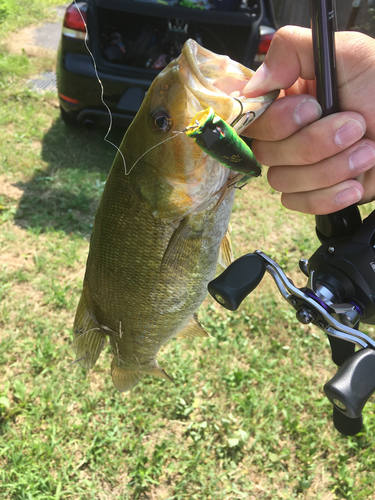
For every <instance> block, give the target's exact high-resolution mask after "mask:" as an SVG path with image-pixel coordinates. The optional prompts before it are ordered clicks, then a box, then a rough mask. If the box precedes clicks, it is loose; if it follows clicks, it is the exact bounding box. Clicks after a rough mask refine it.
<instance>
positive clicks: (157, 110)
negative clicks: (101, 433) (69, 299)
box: [73, 40, 274, 391]
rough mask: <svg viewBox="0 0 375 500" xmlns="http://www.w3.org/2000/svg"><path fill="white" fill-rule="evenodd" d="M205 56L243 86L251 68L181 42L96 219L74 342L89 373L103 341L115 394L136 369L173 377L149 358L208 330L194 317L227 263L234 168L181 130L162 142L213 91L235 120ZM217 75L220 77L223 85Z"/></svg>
mask: <svg viewBox="0 0 375 500" xmlns="http://www.w3.org/2000/svg"><path fill="white" fill-rule="evenodd" d="M207 59H211V60H212V61H213V63H214V64H213V65H212V67H214V68H215V71H216V72H218V67H220V65H221V64H222V66H223V68H224V69H225V68H227V67H228V66H230V69H231V75H230V79H231V81H232V79H233V76H232V74H233V68H237V71H238V74H239V79H242V80H243V81H244V82H245V83H246V82H247V81H248V79H249V78H250V77H251V75H252V73H253V72H252V71H251V70H249V69H247V68H244V67H243V66H241V65H240V64H238V63H234V62H232V63H231V64H230V65H228V58H223V56H218V55H216V54H214V53H212V52H209V51H207V50H206V49H203V48H202V47H200V46H199V45H198V44H197V43H196V42H194V41H193V40H189V41H188V42H186V44H185V46H184V49H183V51H182V54H181V56H180V57H179V58H178V59H177V60H175V61H173V62H172V63H170V64H169V65H168V66H167V68H165V69H164V70H163V71H162V72H161V73H160V74H159V75H158V76H157V77H156V79H155V81H154V83H153V84H152V86H151V87H150V89H149V91H148V93H147V95H146V98H145V100H144V102H143V104H142V106H141V108H140V110H139V112H138V114H137V116H136V117H135V119H134V121H133V122H132V124H131V126H130V127H129V129H128V131H127V133H126V134H125V137H124V139H123V142H122V144H121V146H120V150H121V152H122V154H123V155H124V157H125V159H126V166H125V167H127V166H130V167H131V166H132V165H134V164H135V162H137V161H138V160H139V161H138V163H137V164H135V167H134V168H133V169H132V168H130V169H127V170H126V172H127V173H128V175H126V174H125V168H124V163H123V158H122V156H121V155H120V154H118V155H117V156H116V158H115V161H114V164H113V166H112V169H111V171H110V173H109V176H108V179H107V182H106V186H105V188H104V191H103V195H102V198H101V201H100V204H99V207H98V210H97V214H96V217H95V223H94V227H93V233H92V237H91V240H90V249H89V255H88V259H87V267H86V273H85V278H84V284H83V291H82V296H81V299H80V302H79V304H78V308H77V313H76V317H75V321H74V342H73V345H74V348H75V350H76V353H77V358H78V360H79V362H80V364H81V365H82V366H83V367H84V368H86V369H90V368H92V367H93V366H94V364H95V362H96V360H97V358H98V356H99V355H100V353H101V351H102V350H103V345H104V343H105V342H106V341H107V340H109V343H110V346H111V350H112V353H113V360H112V365H111V374H112V380H113V383H114V385H115V387H116V388H117V389H118V390H119V391H126V390H129V389H131V388H132V387H133V386H134V385H135V384H136V383H138V382H139V380H140V379H141V376H142V375H143V374H151V375H154V376H157V377H161V378H165V379H170V377H169V375H167V373H166V372H165V371H164V369H163V368H161V367H160V366H159V364H158V362H157V360H156V356H157V353H158V351H159V350H160V348H161V347H162V346H163V345H164V344H165V343H166V342H168V341H169V340H170V339H171V338H173V337H176V336H182V337H187V338H189V339H191V338H193V337H207V336H209V335H208V334H207V332H206V331H205V330H204V329H203V327H202V326H201V325H200V323H199V321H198V320H197V317H196V315H195V313H196V310H197V309H198V307H199V306H200V305H201V303H202V302H203V300H204V298H205V296H206V290H207V284H208V282H209V281H210V280H212V279H213V277H214V275H215V271H216V267H217V264H218V261H220V263H221V265H224V266H226V265H228V264H229V263H230V262H231V259H232V252H231V247H230V239H229V235H228V232H227V229H228V224H229V219H230V215H231V211H232V206H233V201H234V196H235V184H236V181H237V180H238V179H239V178H241V174H240V175H238V174H235V173H233V172H230V171H229V170H228V169H227V168H226V167H225V166H223V165H221V164H220V163H219V162H218V161H216V160H215V159H213V158H211V157H210V156H209V155H207V154H206V153H205V152H204V151H203V150H202V149H201V148H199V146H197V145H196V144H195V143H194V141H193V140H192V139H191V138H189V137H188V136H187V135H186V134H179V135H177V136H176V137H175V138H173V139H171V140H168V141H166V139H170V138H172V137H173V134H175V133H176V132H181V131H182V130H184V128H185V127H186V125H187V124H188V123H189V121H190V120H191V119H192V117H193V116H194V114H195V113H197V112H198V111H201V110H202V109H204V107H205V106H206V103H207V99H208V100H209V102H211V103H212V102H213V101H214V100H215V99H214V97H215V95H216V94H217V96H216V97H217V102H218V103H219V104H218V106H219V108H220V110H221V112H222V113H223V114H224V115H225V116H226V118H227V119H228V120H232V119H233V116H232V115H233V114H234V113H235V111H234V108H236V109H238V104H237V103H236V102H235V101H234V100H233V98H232V97H230V96H229V95H227V94H226V93H225V92H223V91H222V90H219V89H217V91H216V94H215V92H214V91H213V89H215V88H214V83H213V82H214V81H215V79H214V78H212V77H211V76H212V75H210V74H209V70H206V74H204V73H202V72H201V70H200V68H199V61H203V62H202V64H203V65H205V67H206V68H210V67H211V66H210V65H209V64H207ZM181 68H183V71H180V69H181ZM203 69H204V68H203ZM207 71H208V72H207ZM187 73H189V75H188V74H187ZM218 73H220V72H218ZM245 77H246V78H245ZM187 81H188V83H187ZM223 81H224V83H225V78H224V77H223V75H222V74H221V75H220V85H221V86H222V85H223ZM205 94H206V96H205ZM202 95H203V96H205V97H204V98H202ZM207 96H208V97H207ZM273 98H274V96H268V97H262V98H257V100H256V101H254V100H251V102H252V104H251V106H252V109H253V110H254V112H255V111H257V110H258V111H259V112H261V111H262V109H263V108H264V107H265V106H267V104H268V103H269V102H272V100H273ZM245 108H246V99H244V109H245ZM156 145H157V147H155V146H156Z"/></svg>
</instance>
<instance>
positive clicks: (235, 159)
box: [185, 108, 262, 177]
mask: <svg viewBox="0 0 375 500" xmlns="http://www.w3.org/2000/svg"><path fill="white" fill-rule="evenodd" d="M185 132H186V134H187V135H188V136H189V137H192V138H193V139H194V141H195V142H196V144H198V146H199V147H200V148H202V149H203V151H204V152H205V153H207V154H209V155H210V156H211V157H212V158H214V159H215V160H217V161H219V162H220V163H222V164H223V165H225V166H226V167H228V168H229V169H231V170H234V171H236V172H240V173H242V174H245V175H247V176H249V177H258V176H259V175H261V173H262V166H261V164H260V163H258V161H257V160H256V158H255V156H254V154H253V152H252V151H251V149H250V148H249V146H248V145H247V144H246V143H245V141H243V140H242V139H241V137H240V136H239V135H238V134H237V132H236V131H235V130H234V128H233V127H231V126H230V125H228V124H227V123H226V122H225V121H224V120H223V119H222V118H220V117H219V116H217V115H215V111H214V110H213V109H212V108H207V109H205V110H203V111H200V112H199V113H197V114H196V115H195V116H194V117H193V119H192V121H191V122H190V124H189V126H188V127H186V130H185Z"/></svg>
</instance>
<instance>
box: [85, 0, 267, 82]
mask: <svg viewBox="0 0 375 500" xmlns="http://www.w3.org/2000/svg"><path fill="white" fill-rule="evenodd" d="M95 8H96V9H97V15H96V16H95V17H96V19H97V26H96V32H97V33H96V36H95V37H92V38H94V40H95V42H96V47H95V49H96V55H97V56H99V61H100V64H102V65H108V64H109V65H111V66H112V69H115V67H116V66H117V68H118V70H123V69H124V66H126V67H129V68H137V69H139V70H146V72H148V71H147V70H150V73H151V72H152V73H154V71H160V70H161V69H163V68H164V67H165V66H166V65H167V64H168V63H169V62H170V61H171V60H173V59H175V58H176V57H177V56H178V55H179V54H180V52H181V49H182V46H183V44H184V42H185V41H186V40H187V39H188V38H194V39H195V40H196V41H197V42H198V43H199V44H201V45H203V46H204V47H206V48H208V49H209V50H212V51H213V52H216V53H220V54H225V55H228V56H230V57H231V58H232V59H234V60H237V61H239V62H242V63H243V64H246V63H247V62H248V61H246V57H247V48H248V46H249V45H250V44H249V37H250V36H251V33H252V31H253V30H252V24H254V23H255V24H256V22H257V20H258V19H259V15H260V12H258V10H259V6H258V4H257V3H256V2H254V4H253V7H252V8H247V9H245V10H243V11H242V12H240V11H236V12H232V11H218V10H216V9H213V10H199V9H187V8H183V7H179V6H173V7H168V6H165V5H160V4H152V3H147V2H137V1H134V0H133V1H131V0H130V1H129V0H126V1H123V2H121V1H113V0H112V1H111V0H106V1H105V2H103V1H101V0H97V1H96V2H95ZM120 8H121V10H119V9H120ZM234 25H235V30H236V36H235V37H234V36H233V26H234ZM238 40H241V41H243V43H241V44H239V43H238Z"/></svg>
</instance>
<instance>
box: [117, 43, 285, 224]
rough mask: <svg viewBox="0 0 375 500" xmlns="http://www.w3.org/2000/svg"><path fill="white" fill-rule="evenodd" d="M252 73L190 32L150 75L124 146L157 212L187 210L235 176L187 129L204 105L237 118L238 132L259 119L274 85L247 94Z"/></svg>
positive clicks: (177, 214) (170, 216) (167, 215)
mask: <svg viewBox="0 0 375 500" xmlns="http://www.w3.org/2000/svg"><path fill="white" fill-rule="evenodd" d="M253 74H254V72H253V71H252V70H251V69H249V68H246V67H245V66H243V65H242V64H240V63H238V62H236V61H233V60H232V59H230V58H229V57H228V56H223V55H218V54H215V53H213V52H211V51H210V50H208V49H205V48H203V47H201V46H200V45H199V44H198V43H197V42H195V41H194V40H192V39H190V40H188V41H187V42H185V44H184V47H183V49H182V52H181V54H180V56H179V57H178V58H177V59H175V60H174V61H172V62H170V63H169V64H168V66H166V68H164V69H163V70H162V71H161V72H160V73H159V74H158V76H157V77H156V78H155V80H154V82H153V83H152V85H151V86H150V88H149V90H148V92H147V94H146V97H145V99H144V101H143V103H142V105H141V107H140V109H139V111H138V113H137V115H136V117H135V118H134V120H133V122H132V124H131V126H130V128H129V129H128V131H127V133H126V136H125V138H124V142H123V145H122V146H121V150H122V151H123V152H124V154H125V157H126V164H127V169H128V173H129V171H130V175H131V178H132V182H133V184H134V186H135V188H136V189H137V192H138V193H139V195H140V197H141V199H142V200H143V201H144V203H146V205H147V206H148V207H149V209H150V210H151V212H152V213H153V215H154V216H156V217H160V218H162V219H165V220H174V219H180V218H181V217H184V216H185V215H187V214H189V213H192V212H193V211H194V210H197V209H198V208H199V207H200V206H202V204H204V203H205V201H206V200H207V199H210V197H212V196H214V194H215V193H217V192H218V191H219V190H220V188H222V187H223V186H224V185H225V184H226V182H227V181H228V178H230V177H231V175H233V173H232V172H231V171H230V170H229V169H228V168H227V167H225V166H223V165H221V164H220V163H219V162H218V161H217V160H214V159H213V158H211V157H210V156H209V155H208V154H207V153H205V152H204V151H203V150H202V149H201V148H200V147H199V146H198V145H197V144H195V142H194V140H193V139H192V138H191V137H188V136H187V134H186V133H185V132H186V130H187V127H188V126H189V124H190V122H191V120H192V119H193V117H194V116H195V115H196V114H197V113H198V112H201V111H203V110H205V109H207V108H209V107H210V108H212V109H213V110H214V111H215V114H216V115H218V116H219V117H220V118H222V119H223V120H225V121H226V122H227V123H229V124H231V123H232V122H233V121H235V120H236V119H237V121H238V127H239V129H237V130H238V131H239V132H240V131H241V129H243V128H245V127H246V126H247V125H248V123H250V121H253V120H254V119H256V118H257V117H258V116H259V115H260V114H261V113H262V112H263V111H264V110H265V109H266V108H267V106H268V105H269V104H270V103H271V102H272V101H273V100H274V99H276V97H277V95H278V91H275V92H270V93H268V94H266V95H264V96H260V97H257V98H247V97H245V95H244V93H243V89H244V87H245V86H246V84H247V83H248V81H249V80H250V78H251V77H252V75H253ZM239 118H240V119H239Z"/></svg>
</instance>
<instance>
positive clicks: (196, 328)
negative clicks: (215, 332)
mask: <svg viewBox="0 0 375 500" xmlns="http://www.w3.org/2000/svg"><path fill="white" fill-rule="evenodd" d="M176 337H177V338H186V339H193V338H195V337H211V335H210V334H209V333H207V332H206V330H205V329H204V328H203V326H202V325H201V324H200V323H199V321H198V318H197V316H196V315H195V314H194V316H193V317H192V318H191V320H190V321H189V323H188V324H187V325H186V326H185V328H184V329H183V330H181V331H180V332H179V333H178V334H177V336H176Z"/></svg>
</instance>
